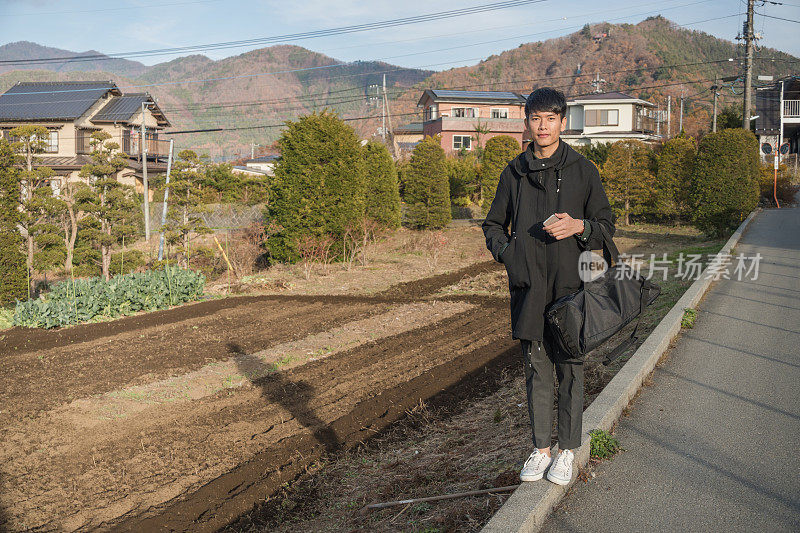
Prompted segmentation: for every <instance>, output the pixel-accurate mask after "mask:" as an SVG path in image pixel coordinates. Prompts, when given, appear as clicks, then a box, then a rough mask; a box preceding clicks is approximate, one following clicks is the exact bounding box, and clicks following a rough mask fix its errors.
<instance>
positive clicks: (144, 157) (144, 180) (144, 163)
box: [142, 102, 150, 242]
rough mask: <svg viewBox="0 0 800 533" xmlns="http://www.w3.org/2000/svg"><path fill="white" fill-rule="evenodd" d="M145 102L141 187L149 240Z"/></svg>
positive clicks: (145, 237)
mask: <svg viewBox="0 0 800 533" xmlns="http://www.w3.org/2000/svg"><path fill="white" fill-rule="evenodd" d="M146 104H147V102H142V188H143V189H144V240H145V241H147V242H150V187H149V186H148V183H147V141H146V140H145V139H147V126H145V124H144V122H145V118H146V117H145V114H144V109H145V105H146Z"/></svg>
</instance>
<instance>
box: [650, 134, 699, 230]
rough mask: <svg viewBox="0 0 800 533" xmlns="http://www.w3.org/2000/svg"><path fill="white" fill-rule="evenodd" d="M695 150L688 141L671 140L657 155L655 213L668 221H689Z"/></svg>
mask: <svg viewBox="0 0 800 533" xmlns="http://www.w3.org/2000/svg"><path fill="white" fill-rule="evenodd" d="M695 157H697V147H696V146H695V141H694V139H692V138H691V137H686V136H678V137H673V138H672V139H670V140H668V141H667V142H665V143H664V146H663V147H662V148H661V153H659V154H658V170H657V173H656V175H657V176H658V180H657V182H656V212H657V213H658V214H659V215H663V216H667V217H681V218H684V217H688V216H689V215H690V213H691V206H690V204H689V192H690V191H691V178H692V170H693V169H694V159H695Z"/></svg>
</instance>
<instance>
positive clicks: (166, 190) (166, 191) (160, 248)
mask: <svg viewBox="0 0 800 533" xmlns="http://www.w3.org/2000/svg"><path fill="white" fill-rule="evenodd" d="M172 143H173V139H170V140H169V159H167V184H166V186H165V187H164V207H163V208H162V209H161V239H159V241H158V260H159V261H161V260H162V259H164V226H166V225H167V199H168V198H169V174H170V172H171V171H172ZM186 261H187V264H188V261H189V258H188V257H187V258H186Z"/></svg>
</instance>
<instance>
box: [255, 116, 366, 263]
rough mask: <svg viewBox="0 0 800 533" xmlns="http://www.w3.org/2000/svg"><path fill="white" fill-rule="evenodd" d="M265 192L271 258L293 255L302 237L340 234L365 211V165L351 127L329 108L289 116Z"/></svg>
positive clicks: (286, 258) (338, 244)
mask: <svg viewBox="0 0 800 533" xmlns="http://www.w3.org/2000/svg"><path fill="white" fill-rule="evenodd" d="M278 144H279V145H280V148H281V159H280V161H279V162H278V164H277V165H276V166H275V176H274V181H273V183H272V186H271V188H270V194H269V206H268V210H267V217H268V220H269V226H268V228H267V234H268V237H267V249H268V251H269V255H270V258H271V259H272V260H275V261H296V260H297V259H298V258H299V250H298V246H299V242H300V239H301V238H303V237H308V236H321V235H323V234H327V235H329V236H331V237H333V238H334V241H335V242H336V244H335V245H334V246H333V247H332V250H331V252H332V254H333V257H339V256H340V255H341V253H342V245H341V237H342V235H343V234H344V232H345V231H346V229H347V228H348V227H349V226H353V225H355V224H357V223H358V222H359V221H360V220H361V219H363V217H364V202H365V199H364V195H365V181H366V180H365V165H364V157H363V153H362V150H361V143H360V142H359V139H358V137H357V136H356V133H355V131H353V128H351V127H350V126H348V125H347V124H346V123H345V122H344V121H342V120H341V119H340V118H339V117H338V116H337V115H336V114H335V113H332V112H328V111H327V110H324V111H322V112H321V113H316V112H315V113H312V114H310V115H306V116H304V117H301V118H300V119H298V120H297V121H288V122H287V126H286V128H285V129H284V131H283V133H282V134H281V137H280V139H279V140H278Z"/></svg>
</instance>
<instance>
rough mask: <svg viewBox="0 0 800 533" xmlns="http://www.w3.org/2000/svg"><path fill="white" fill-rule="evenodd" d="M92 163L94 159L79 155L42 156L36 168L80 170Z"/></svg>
mask: <svg viewBox="0 0 800 533" xmlns="http://www.w3.org/2000/svg"><path fill="white" fill-rule="evenodd" d="M91 162H92V158H91V157H89V156H88V155H83V154H78V155H75V156H42V157H39V158H38V161H37V162H36V166H39V167H49V168H52V169H54V170H58V169H73V170H75V169H79V168H81V167H82V166H83V165H88V164H89V163H91Z"/></svg>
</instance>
